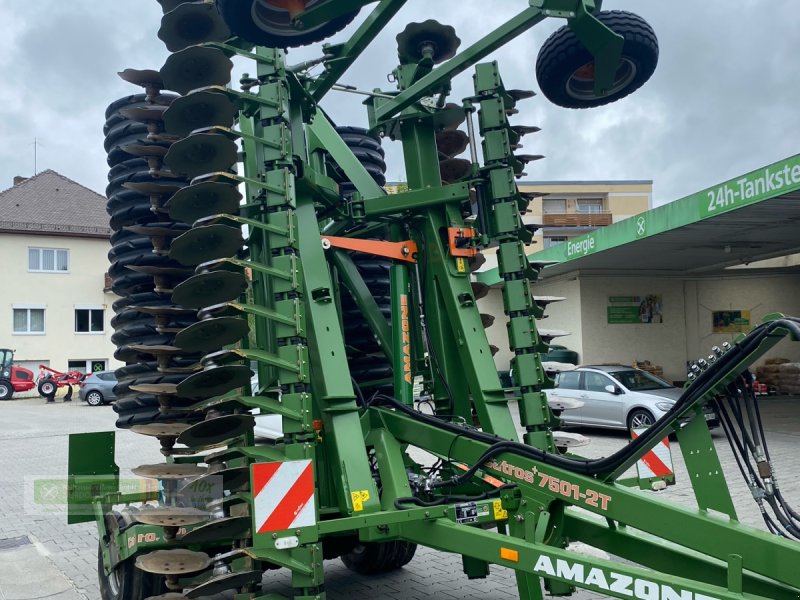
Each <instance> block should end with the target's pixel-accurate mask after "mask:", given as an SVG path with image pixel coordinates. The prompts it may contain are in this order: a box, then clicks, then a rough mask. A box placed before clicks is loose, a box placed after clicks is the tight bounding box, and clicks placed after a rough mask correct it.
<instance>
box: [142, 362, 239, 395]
mask: <svg viewBox="0 0 800 600" xmlns="http://www.w3.org/2000/svg"><path fill="white" fill-rule="evenodd" d="M250 377H252V372H251V371H250V367H246V366H244V365H225V366H223V367H211V368H209V369H206V370H205V371H201V372H200V373H195V374H194V375H190V376H189V377H187V378H186V379H184V380H183V381H181V382H180V383H179V384H178V387H177V393H178V396H180V397H182V398H196V399H198V400H204V399H205V398H212V397H214V396H220V395H222V394H224V393H226V392H229V391H231V390H234V389H236V388H240V387H246V388H248V389H250ZM131 389H133V387H131Z"/></svg>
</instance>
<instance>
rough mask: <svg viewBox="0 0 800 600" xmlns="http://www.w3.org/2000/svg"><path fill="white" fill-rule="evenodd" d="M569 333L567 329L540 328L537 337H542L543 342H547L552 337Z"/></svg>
mask: <svg viewBox="0 0 800 600" xmlns="http://www.w3.org/2000/svg"><path fill="white" fill-rule="evenodd" d="M565 335H570V332H569V331H562V330H561V329H540V330H539V337H540V338H542V339H543V340H544V342H545V344H549V343H550V342H551V340H552V339H553V338H557V337H564V336H565Z"/></svg>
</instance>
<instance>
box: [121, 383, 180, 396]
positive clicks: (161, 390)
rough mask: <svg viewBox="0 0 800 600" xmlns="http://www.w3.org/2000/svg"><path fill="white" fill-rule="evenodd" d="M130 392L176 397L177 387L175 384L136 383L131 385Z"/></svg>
mask: <svg viewBox="0 0 800 600" xmlns="http://www.w3.org/2000/svg"><path fill="white" fill-rule="evenodd" d="M130 389H131V390H133V391H134V392H142V393H143V394H155V395H159V396H177V395H178V385H177V384H175V383H137V384H136V385H132V386H131V388H130Z"/></svg>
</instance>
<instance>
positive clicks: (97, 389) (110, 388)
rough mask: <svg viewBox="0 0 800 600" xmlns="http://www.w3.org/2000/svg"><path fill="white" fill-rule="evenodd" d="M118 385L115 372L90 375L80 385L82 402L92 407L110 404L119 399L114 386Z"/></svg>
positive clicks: (100, 372) (99, 372)
mask: <svg viewBox="0 0 800 600" xmlns="http://www.w3.org/2000/svg"><path fill="white" fill-rule="evenodd" d="M115 385H117V376H116V375H114V371H98V372H97V373H89V374H88V375H87V376H86V377H84V378H83V380H82V381H81V382H80V383H79V384H78V387H79V392H78V393H79V395H80V397H81V400H83V401H84V402H86V404H88V405H90V406H100V405H101V404H108V403H109V402H113V401H114V400H116V399H117V396H116V395H115V394H114V386H115Z"/></svg>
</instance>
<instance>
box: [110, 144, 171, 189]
mask: <svg viewBox="0 0 800 600" xmlns="http://www.w3.org/2000/svg"><path fill="white" fill-rule="evenodd" d="M120 148H121V149H122V150H123V151H124V152H126V153H128V154H130V155H131V156H140V157H141V156H145V157H147V156H154V157H156V158H163V157H164V156H166V154H167V150H168V149H169V148H168V147H167V146H165V145H163V144H145V143H144V142H142V143H141V144H123V145H122V146H120ZM131 189H133V188H131Z"/></svg>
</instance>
